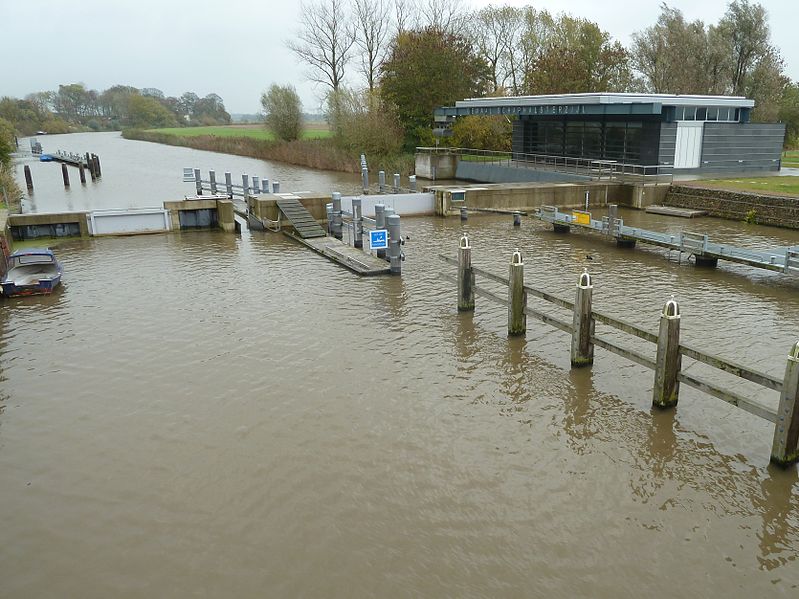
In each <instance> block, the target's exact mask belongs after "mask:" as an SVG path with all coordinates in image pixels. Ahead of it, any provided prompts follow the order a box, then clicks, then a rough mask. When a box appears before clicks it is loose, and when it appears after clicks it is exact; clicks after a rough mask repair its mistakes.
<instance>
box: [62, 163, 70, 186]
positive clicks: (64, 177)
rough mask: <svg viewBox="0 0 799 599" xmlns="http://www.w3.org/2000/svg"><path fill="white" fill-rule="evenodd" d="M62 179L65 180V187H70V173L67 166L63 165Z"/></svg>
mask: <svg viewBox="0 0 799 599" xmlns="http://www.w3.org/2000/svg"><path fill="white" fill-rule="evenodd" d="M61 177H62V178H63V179H64V187H69V171H68V170H67V165H66V164H62V165H61Z"/></svg>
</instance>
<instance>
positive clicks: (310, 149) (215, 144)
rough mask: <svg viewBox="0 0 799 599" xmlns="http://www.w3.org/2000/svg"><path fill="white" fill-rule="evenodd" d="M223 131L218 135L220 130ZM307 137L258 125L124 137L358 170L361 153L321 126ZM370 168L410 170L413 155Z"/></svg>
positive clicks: (373, 161) (376, 161) (132, 132)
mask: <svg viewBox="0 0 799 599" xmlns="http://www.w3.org/2000/svg"><path fill="white" fill-rule="evenodd" d="M220 130H221V131H222V133H221V134H219V131H220ZM306 134H307V137H306V138H304V139H298V140H297V141H290V142H285V141H278V140H275V139H274V138H272V137H271V136H270V134H269V133H268V132H267V131H265V130H264V129H263V128H262V127H260V126H259V125H249V126H247V125H239V126H236V125H232V126H230V127H185V128H177V129H151V130H141V129H126V130H125V131H123V132H122V137H124V138H125V139H137V140H141V141H151V142H155V143H161V144H167V145H171V146H182V147H186V148H193V149H195V150H208V151H210V152H220V153H222V154H234V155H236V156H248V157H251V158H259V159H261V160H271V161H276V162H285V163H288V164H295V165H297V166H306V167H308V168H313V169H319V170H327V171H340V172H345V173H360V172H361V163H360V155H359V154H356V153H354V152H351V151H348V150H345V149H344V148H341V147H340V146H338V145H337V144H336V143H335V140H334V139H333V138H332V137H331V136H330V132H329V131H327V130H324V129H311V128H309V129H307V130H306ZM368 158H369V164H370V165H371V166H370V170H378V169H382V170H385V171H386V172H387V173H401V174H403V175H408V174H410V173H413V168H414V160H413V155H412V154H406V155H401V156H369V157H368Z"/></svg>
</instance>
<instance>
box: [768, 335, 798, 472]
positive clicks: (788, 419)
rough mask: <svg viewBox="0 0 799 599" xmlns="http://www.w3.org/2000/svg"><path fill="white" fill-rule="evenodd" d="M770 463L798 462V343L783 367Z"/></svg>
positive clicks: (785, 464) (785, 463)
mask: <svg viewBox="0 0 799 599" xmlns="http://www.w3.org/2000/svg"><path fill="white" fill-rule="evenodd" d="M771 461H772V462H773V463H775V464H777V465H778V466H783V467H785V466H789V465H790V464H793V463H794V462H796V461H799V342H796V343H794V346H793V348H791V353H789V354H788V363H787V364H786V366H785V377H784V378H783V382H782V393H781V394H780V404H779V407H778V408H777V422H776V423H775V427H774V441H773V443H772V445H771Z"/></svg>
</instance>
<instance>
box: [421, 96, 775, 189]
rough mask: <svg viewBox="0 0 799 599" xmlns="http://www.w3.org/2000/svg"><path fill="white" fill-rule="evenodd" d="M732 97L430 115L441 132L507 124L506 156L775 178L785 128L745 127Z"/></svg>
mask: <svg viewBox="0 0 799 599" xmlns="http://www.w3.org/2000/svg"><path fill="white" fill-rule="evenodd" d="M753 107H754V101H753V100H749V99H747V98H742V97H731V96H680V95H664V94H611V93H601V94H566V95H549V96H519V97H510V98H478V99H469V100H463V101H460V102H456V103H455V106H453V107H443V108H439V109H437V110H436V111H435V119H436V123H437V125H438V126H439V127H440V128H442V129H443V130H444V131H445V130H446V128H448V127H449V126H451V124H452V123H453V122H454V120H455V119H457V118H458V117H460V116H466V115H505V116H507V117H508V118H510V117H514V120H513V152H514V153H515V154H536V155H545V156H557V157H564V156H567V157H573V158H586V159H592V160H606V161H613V162H618V163H623V164H637V165H645V166H655V165H657V166H662V167H669V168H673V169H674V171H675V172H677V173H692V172H695V173H702V172H706V173H712V172H718V173H723V172H730V171H771V170H779V168H780V158H781V154H782V145H783V140H784V137H785V125H784V124H781V123H750V122H749V115H750V112H751V110H752V108H753Z"/></svg>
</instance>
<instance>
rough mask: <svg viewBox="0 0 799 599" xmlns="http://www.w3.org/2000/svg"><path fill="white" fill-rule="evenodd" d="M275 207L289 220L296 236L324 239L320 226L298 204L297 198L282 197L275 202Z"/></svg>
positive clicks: (303, 207)
mask: <svg viewBox="0 0 799 599" xmlns="http://www.w3.org/2000/svg"><path fill="white" fill-rule="evenodd" d="M277 207H278V208H280V211H281V212H282V213H283V215H284V216H285V217H286V218H287V219H288V220H289V222H290V223H291V226H293V227H294V230H295V231H297V235H299V236H300V237H301V238H302V239H311V238H314V237H325V236H326V235H327V233H326V232H325V230H324V229H323V228H322V226H321V225H320V224H319V223H318V222H316V219H315V218H314V217H313V216H311V213H310V212H308V211H307V210H306V209H305V206H303V205H302V204H300V199H299V198H298V197H296V196H295V197H293V198H287V197H282V198H280V199H279V200H278V201H277Z"/></svg>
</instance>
